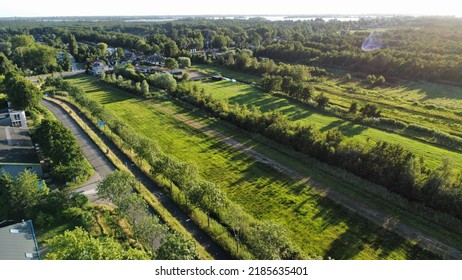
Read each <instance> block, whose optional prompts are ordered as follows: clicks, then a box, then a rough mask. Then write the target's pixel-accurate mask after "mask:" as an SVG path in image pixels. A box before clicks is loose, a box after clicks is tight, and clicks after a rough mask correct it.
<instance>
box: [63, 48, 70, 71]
mask: <svg viewBox="0 0 462 280" xmlns="http://www.w3.org/2000/svg"><path fill="white" fill-rule="evenodd" d="M62 55H63V58H62V61H61V67H62V68H63V70H64V71H71V70H72V62H71V58H70V57H69V54H68V53H66V52H63V53H62Z"/></svg>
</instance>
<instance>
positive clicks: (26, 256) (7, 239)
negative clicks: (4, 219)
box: [0, 220, 40, 260]
mask: <svg viewBox="0 0 462 280" xmlns="http://www.w3.org/2000/svg"><path fill="white" fill-rule="evenodd" d="M0 226H1V224H0ZM39 258H40V255H39V251H38V245H37V239H36V238H35V233H34V226H33V225H32V221H31V220H28V221H23V222H20V223H17V224H13V225H9V226H5V227H0V260H38V259H39Z"/></svg>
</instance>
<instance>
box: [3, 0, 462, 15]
mask: <svg viewBox="0 0 462 280" xmlns="http://www.w3.org/2000/svg"><path fill="white" fill-rule="evenodd" d="M2 2H3V3H2ZM6 2H7V3H8V4H6ZM301 3H302V4H301ZM301 14H307V15H313V14H354V15H358V14H360V15H361V14H362V15H363V14H405V15H454V16H462V9H460V4H459V1H456V0H438V1H436V0H432V1H427V0H421V1H407V0H315V1H313V0H278V1H273V0H267V1H264V0H263V1H254V0H231V1H217V0H213V1H212V0H170V1H166V0H161V1H159V0H132V1H127V0H126V1H120V0H112V1H107V0H74V1H56V0H0V17H36V16H110V15H112V16H133V15H154V16H155V15H301Z"/></svg>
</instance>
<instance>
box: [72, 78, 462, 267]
mask: <svg viewBox="0 0 462 280" xmlns="http://www.w3.org/2000/svg"><path fill="white" fill-rule="evenodd" d="M69 80H70V81H71V82H73V83H74V84H76V85H79V86H81V87H83V88H84V89H85V90H86V92H87V93H88V95H89V96H90V97H91V98H94V99H95V100H98V101H99V102H101V103H102V104H104V106H105V107H106V108H108V109H109V110H111V111H113V113H114V114H115V115H116V116H118V117H119V118H121V119H122V120H123V121H124V122H126V123H127V124H129V125H131V126H132V127H133V128H134V129H135V130H136V131H138V132H139V133H141V134H143V135H146V136H148V137H150V138H152V139H154V140H155V141H157V143H158V144H159V145H160V146H161V147H162V149H163V150H164V151H165V152H167V153H169V154H171V155H175V156H176V157H178V158H179V159H181V160H184V161H192V162H195V163H196V164H197V166H198V169H199V171H200V173H201V176H202V177H203V178H206V179H208V180H211V181H214V182H217V183H218V184H219V185H220V186H221V187H222V188H223V190H224V191H225V192H226V193H227V195H228V197H229V198H230V199H231V200H233V201H234V202H236V203H238V204H240V205H242V206H243V208H244V209H245V210H246V211H247V212H248V213H250V214H251V215H253V216H254V217H256V218H258V219H262V220H274V221H277V222H278V223H281V224H283V225H284V226H285V228H286V229H287V230H288V232H289V235H290V236H291V238H292V240H293V241H294V242H296V244H297V245H298V246H300V248H301V249H302V250H303V251H305V252H306V253H307V254H311V255H319V256H323V257H332V258H335V259H426V258H435V256H434V255H432V254H429V253H428V252H425V251H422V250H421V249H419V248H418V247H417V246H416V245H415V244H413V243H411V242H408V241H405V240H404V239H402V238H400V237H399V236H398V235H396V234H393V233H391V232H388V231H386V230H383V229H382V228H380V227H378V226H375V225H373V224H372V223H370V222H368V221H366V220H365V219H363V218H360V217H359V216H357V215H355V214H352V213H350V212H348V211H347V210H345V209H344V208H343V207H340V206H338V205H337V204H335V203H333V202H332V201H330V200H328V199H326V198H324V197H322V196H320V195H318V194H316V193H314V192H313V191H312V190H311V189H310V188H308V187H307V186H305V185H303V184H301V183H298V182H295V181H293V180H291V179H290V178H288V177H287V176H285V175H284V174H282V173H279V172H277V171H276V170H274V169H273V168H271V167H269V166H268V165H265V164H262V163H259V162H256V161H255V160H253V159H252V158H250V157H248V156H246V155H244V154H242V153H241V152H239V151H238V150H236V149H234V148H231V147H229V146H227V145H226V144H224V143H223V142H221V141H219V140H218V139H216V138H213V137H209V136H207V135H205V134H204V133H202V132H201V131H199V130H197V129H193V128H191V127H190V126H188V125H186V124H184V123H182V122H180V121H178V120H176V119H175V118H174V117H173V116H171V115H169V114H166V113H163V112H161V111H159V109H158V108H157V107H156V106H155V104H154V102H155V101H146V100H142V99H139V98H135V97H134V96H132V95H129V94H127V93H125V92H123V91H121V90H118V89H115V88H112V87H110V86H107V85H104V84H102V83H100V82H98V80H97V79H95V78H93V77H88V76H77V77H74V78H71V79H69ZM163 105H164V106H169V107H171V108H175V106H176V105H172V104H170V103H169V102H167V103H165V104H163ZM180 110H184V108H183V109H180ZM209 125H210V126H212V127H214V128H217V126H220V125H219V123H217V122H210V123H209ZM220 127H221V129H222V130H223V131H227V130H228V129H227V128H226V126H220ZM234 133H236V134H238V133H239V132H238V131H236V130H234ZM244 135H245V134H241V135H240V136H241V137H244ZM244 138H245V137H244ZM256 143H257V142H255V141H253V140H251V139H248V141H247V142H244V144H246V145H249V146H253V145H261V144H256ZM265 149H266V148H265ZM266 150H270V149H269V148H268V149H266ZM282 157H284V156H282ZM312 173H313V176H318V177H322V176H325V174H322V172H321V171H312ZM331 181H332V183H333V184H334V183H335V180H331ZM448 238H452V237H450V236H448ZM459 241H460V240H459Z"/></svg>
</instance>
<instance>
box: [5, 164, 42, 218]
mask: <svg viewBox="0 0 462 280" xmlns="http://www.w3.org/2000/svg"><path fill="white" fill-rule="evenodd" d="M10 182H11V184H9V185H7V186H6V187H7V189H8V194H9V195H8V197H9V200H10V201H9V204H10V206H11V207H12V210H13V211H12V213H14V215H15V217H16V218H26V217H30V214H31V211H32V210H33V208H34V207H35V206H36V205H38V204H39V202H40V200H41V199H42V198H43V197H44V196H45V195H47V194H48V192H49V189H48V188H47V186H46V184H45V182H44V181H43V180H40V179H39V178H38V177H37V174H35V173H32V172H30V171H29V170H26V171H24V172H21V173H19V174H18V176H17V177H16V178H15V179H14V180H13V181H11V180H10Z"/></svg>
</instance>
